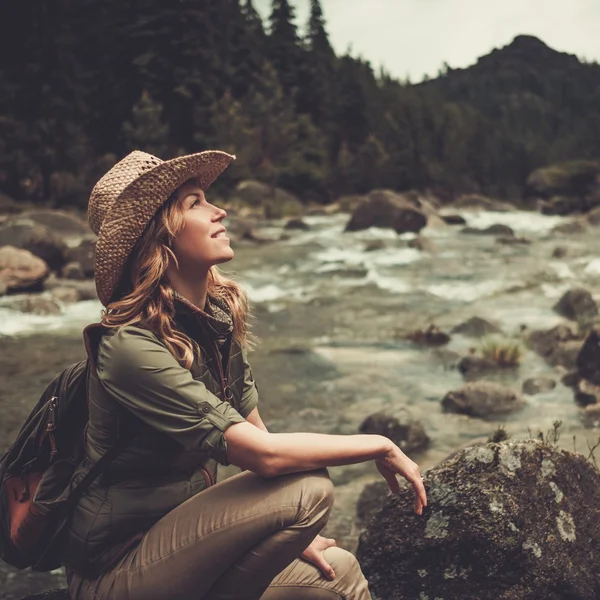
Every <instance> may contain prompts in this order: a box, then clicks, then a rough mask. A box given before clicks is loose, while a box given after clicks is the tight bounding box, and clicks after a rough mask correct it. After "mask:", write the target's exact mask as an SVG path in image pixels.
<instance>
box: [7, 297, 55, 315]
mask: <svg viewBox="0 0 600 600" xmlns="http://www.w3.org/2000/svg"><path fill="white" fill-rule="evenodd" d="M0 306H2V307H3V308H9V309H10V310H16V311H19V312H24V313H33V314H36V315H58V314H60V312H61V311H60V305H59V303H58V302H57V301H56V299H55V298H53V297H52V296H51V295H50V294H47V293H46V292H44V293H43V294H15V295H11V296H4V297H3V298H0Z"/></svg>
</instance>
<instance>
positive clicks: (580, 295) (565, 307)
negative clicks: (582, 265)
mask: <svg viewBox="0 0 600 600" xmlns="http://www.w3.org/2000/svg"><path fill="white" fill-rule="evenodd" d="M553 309H554V310H555V311H556V312H557V313H558V314H559V315H561V316H563V317H566V318H567V319H571V320H573V321H579V322H586V321H590V320H593V319H595V318H596V317H597V316H598V305H597V304H596V301H595V300H594V299H593V298H592V295H591V294H590V292H589V291H588V290H586V289H585V288H573V289H570V290H569V291H567V292H565V293H564V294H563V296H562V297H561V299H560V300H559V301H558V302H557V303H556V304H555V305H554V306H553Z"/></svg>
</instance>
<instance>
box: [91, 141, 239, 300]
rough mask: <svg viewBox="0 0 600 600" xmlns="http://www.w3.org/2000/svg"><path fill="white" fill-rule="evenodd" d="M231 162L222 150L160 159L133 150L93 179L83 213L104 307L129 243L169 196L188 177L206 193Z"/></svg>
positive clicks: (111, 291)
mask: <svg viewBox="0 0 600 600" xmlns="http://www.w3.org/2000/svg"><path fill="white" fill-rule="evenodd" d="M234 159H235V156H233V155H231V154H227V153H226V152H221V151H220V150H207V151H206V152H198V153H196V154H188V155H187V156H180V157H178V158H173V159H172V160H166V161H165V160H161V159H160V158H157V157H156V156H153V155H152V154H147V153H146V152H140V151H139V150H134V151H133V152H132V153H131V154H128V155H127V156H126V157H125V158H124V159H122V160H121V161H119V162H118V163H117V164H116V165H115V166H114V167H113V168H112V169H110V171H108V173H106V175H104V176H103V177H102V178H101V179H100V181H98V183H97V184H96V185H95V186H94V189H93V190H92V193H91V195H90V201H89V207H88V214H89V222H90V226H91V228H92V229H93V231H94V233H95V234H96V235H97V236H98V240H97V241H96V258H95V272H94V279H95V281H96V291H97V292H98V298H100V302H102V304H103V305H104V306H107V305H108V304H109V303H110V301H111V299H112V296H113V294H114V293H115V291H116V289H117V286H118V285H119V282H120V280H121V277H122V275H123V271H124V268H125V264H126V263H127V259H128V258H129V255H130V254H131V251H132V250H133V247H134V246H135V243H136V242H137V241H138V239H139V238H140V236H141V235H142V233H143V232H144V229H145V228H146V226H147V225H148V223H149V222H150V221H151V220H152V217H154V215H155V214H156V212H157V211H158V209H159V208H160V207H161V206H162V205H163V204H164V203H165V201H166V200H168V198H169V197H170V196H171V194H172V193H173V192H174V191H175V190H176V189H177V188H178V187H179V186H180V185H182V184H183V183H185V182H186V181H187V180H188V179H191V178H192V177H196V178H197V179H198V183H199V185H200V188H201V189H203V190H206V189H207V188H208V187H209V186H210V184H211V183H212V182H213V181H214V180H215V179H216V178H217V177H218V176H219V175H220V174H221V173H222V172H223V171H224V170H225V169H226V168H227V167H228V166H229V164H230V163H231V161H233V160H234Z"/></svg>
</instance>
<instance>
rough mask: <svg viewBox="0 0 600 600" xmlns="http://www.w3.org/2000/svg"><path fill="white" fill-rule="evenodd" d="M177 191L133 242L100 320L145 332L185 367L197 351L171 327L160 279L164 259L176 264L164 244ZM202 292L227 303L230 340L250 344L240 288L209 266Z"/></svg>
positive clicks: (167, 288)
mask: <svg viewBox="0 0 600 600" xmlns="http://www.w3.org/2000/svg"><path fill="white" fill-rule="evenodd" d="M178 191H179V188H178V189H177V190H176V191H175V192H174V193H173V194H172V195H171V197H170V198H169V199H168V200H167V201H166V202H165V203H164V204H163V205H162V207H161V208H160V209H159V211H158V212H157V213H156V215H155V216H154V218H153V219H152V220H151V221H150V223H149V224H148V226H147V227H146V229H145V231H144V233H143V234H142V236H141V238H140V239H139V240H138V241H137V243H136V245H135V247H134V249H133V251H132V253H131V256H130V258H129V261H128V264H127V267H126V270H125V275H124V277H123V280H122V283H121V285H120V287H119V290H118V291H117V293H116V294H115V296H116V298H117V299H116V300H115V301H113V302H110V303H109V304H108V305H107V307H106V308H105V309H104V310H103V311H102V318H101V321H102V324H103V325H105V326H106V327H109V328H119V327H123V326H125V325H138V326H141V327H145V328H148V329H151V330H152V331H153V332H154V333H155V334H157V335H158V336H159V338H160V339H161V340H162V341H163V342H164V344H165V345H166V346H167V348H168V350H169V351H170V352H171V354H173V356H174V357H175V359H176V360H177V361H178V362H179V363H180V364H181V365H182V366H184V367H185V368H187V369H189V368H190V367H191V365H192V363H193V361H194V357H195V352H198V350H199V348H198V344H197V343H196V341H195V340H192V339H191V338H190V337H189V336H187V335H186V334H185V333H183V332H182V331H180V330H178V329H177V328H176V327H175V323H174V320H173V318H174V316H175V305H174V294H173V288H172V287H171V285H170V282H169V281H168V278H167V277H166V271H167V267H168V265H169V262H170V260H174V261H175V264H177V258H176V256H175V254H174V253H173V251H172V250H171V247H170V246H171V243H172V241H173V239H174V238H175V237H176V236H177V234H178V233H179V232H180V231H181V230H182V229H183V224H184V220H183V216H184V207H183V203H182V202H181V201H180V199H179V194H178ZM207 294H208V296H211V297H213V298H220V299H222V300H224V301H225V302H227V304H228V306H229V309H230V311H231V314H232V317H233V340H234V341H235V342H237V343H238V344H239V345H240V346H249V347H251V346H252V345H253V342H254V341H255V340H254V338H253V336H252V334H251V333H250V328H249V325H248V320H249V319H250V310H249V305H248V298H247V296H246V293H245V292H244V290H243V288H242V286H241V285H240V284H239V283H237V282H236V281H234V280H233V279H230V278H229V277H226V276H225V275H223V273H222V272H221V271H220V270H219V269H218V268H217V267H216V266H212V267H211V268H210V270H209V273H208V290H207Z"/></svg>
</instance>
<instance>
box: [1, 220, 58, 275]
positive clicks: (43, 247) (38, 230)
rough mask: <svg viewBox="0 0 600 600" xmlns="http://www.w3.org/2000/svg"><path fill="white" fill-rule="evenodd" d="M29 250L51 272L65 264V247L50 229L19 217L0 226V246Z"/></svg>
mask: <svg viewBox="0 0 600 600" xmlns="http://www.w3.org/2000/svg"><path fill="white" fill-rule="evenodd" d="M5 245H6V246H14V247H15V248H22V249H23V250H29V252H31V253H32V254H33V255H34V256H37V257H38V258H41V259H42V260H43V261H44V262H45V263H46V264H47V265H48V266H49V267H50V269H52V270H53V271H57V270H59V269H60V268H61V267H62V266H63V265H64V264H65V253H66V249H67V246H66V244H65V243H64V242H63V241H62V239H61V238H60V237H59V236H58V235H57V234H55V233H54V232H53V231H52V230H51V229H49V228H48V227H46V226H44V225H40V224H39V223H36V222H35V221H32V220H31V219H27V218H23V217H21V216H20V215H19V216H15V217H12V218H10V219H8V220H7V221H6V222H5V223H3V224H2V225H0V246H5Z"/></svg>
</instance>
